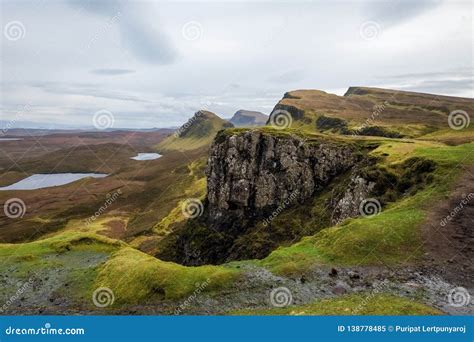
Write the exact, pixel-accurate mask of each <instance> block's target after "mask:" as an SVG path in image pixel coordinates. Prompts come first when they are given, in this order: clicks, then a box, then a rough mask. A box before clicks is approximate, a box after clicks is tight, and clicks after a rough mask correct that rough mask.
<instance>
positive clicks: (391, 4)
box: [367, 0, 441, 27]
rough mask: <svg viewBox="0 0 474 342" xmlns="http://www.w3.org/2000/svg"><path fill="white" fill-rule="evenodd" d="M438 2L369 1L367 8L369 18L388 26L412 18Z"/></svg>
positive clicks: (406, 0) (432, 0) (435, 0)
mask: <svg viewBox="0 0 474 342" xmlns="http://www.w3.org/2000/svg"><path fill="white" fill-rule="evenodd" d="M440 3H441V1H440V0H418V1H411V0H390V1H371V2H370V3H369V4H368V5H367V8H368V12H369V16H370V20H373V21H376V22H378V23H379V24H382V25H383V26H384V27H389V26H394V25H397V24H400V23H402V22H404V21H406V20H409V19H412V18H414V17H416V16H418V15H420V14H422V13H423V12H425V11H427V10H430V9H432V8H434V7H436V6H438V5H439V4H440Z"/></svg>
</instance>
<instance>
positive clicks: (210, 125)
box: [156, 110, 232, 153]
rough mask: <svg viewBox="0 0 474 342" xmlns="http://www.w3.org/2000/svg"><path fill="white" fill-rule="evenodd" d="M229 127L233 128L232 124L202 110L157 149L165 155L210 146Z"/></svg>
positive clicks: (157, 146)
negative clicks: (219, 133)
mask: <svg viewBox="0 0 474 342" xmlns="http://www.w3.org/2000/svg"><path fill="white" fill-rule="evenodd" d="M229 127H232V124H231V123H230V122H228V121H226V120H224V119H221V118H220V117H218V116H217V115H216V114H214V113H212V112H208V111H205V110H201V111H199V112H196V113H195V114H194V116H193V117H192V118H191V119H189V120H188V122H186V123H185V124H184V125H183V126H181V127H180V128H178V129H177V130H176V131H175V132H174V133H173V134H172V135H170V136H169V137H167V138H166V139H165V140H163V141H162V142H160V143H159V144H158V145H156V149H157V150H158V151H160V152H163V153H165V152H167V151H189V150H193V149H196V148H200V147H204V146H209V145H210V144H211V142H212V140H213V139H214V137H215V135H216V133H217V132H218V131H220V130H221V129H225V128H229Z"/></svg>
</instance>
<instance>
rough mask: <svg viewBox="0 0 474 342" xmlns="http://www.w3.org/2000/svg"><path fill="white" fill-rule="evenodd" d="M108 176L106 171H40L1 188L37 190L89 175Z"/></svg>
mask: <svg viewBox="0 0 474 342" xmlns="http://www.w3.org/2000/svg"><path fill="white" fill-rule="evenodd" d="M106 176H108V175H107V174H104V173H54V174H43V173H38V174H35V175H32V176H29V177H27V178H25V179H22V180H21V181H18V182H16V183H14V184H11V185H8V186H4V187H1V188H0V190H36V189H43V188H49V187H53V186H60V185H65V184H69V183H72V182H75V181H77V180H79V179H82V178H87V177H92V178H103V177H106Z"/></svg>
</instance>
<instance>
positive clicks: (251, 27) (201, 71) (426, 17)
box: [0, 1, 473, 127]
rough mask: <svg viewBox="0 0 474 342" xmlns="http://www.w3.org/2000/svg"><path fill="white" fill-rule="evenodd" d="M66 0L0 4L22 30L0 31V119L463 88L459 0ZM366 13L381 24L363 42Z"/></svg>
mask: <svg viewBox="0 0 474 342" xmlns="http://www.w3.org/2000/svg"><path fill="white" fill-rule="evenodd" d="M71 3H72V2H71V1H62V2H61V1H39V2H38V1H31V2H28V1H21V2H2V4H1V6H2V23H8V22H9V21H12V20H19V21H21V22H22V23H23V24H24V26H25V29H26V35H25V37H24V39H21V40H18V41H9V40H7V39H5V37H2V40H1V57H2V58H1V66H2V85H1V87H2V89H1V90H2V99H1V103H0V104H1V109H2V117H1V118H0V119H10V118H12V116H14V115H15V112H16V111H17V110H18V108H21V106H22V105H23V106H24V105H25V104H26V103H28V104H30V106H31V111H29V113H28V115H29V117H28V120H30V119H31V120H33V121H48V120H52V119H53V118H55V120H61V122H64V123H65V124H77V123H80V124H83V125H86V126H87V125H89V123H90V115H91V113H93V112H95V111H96V110H99V109H103V108H106V109H107V110H110V111H112V112H113V113H114V114H115V116H116V125H117V126H121V127H125V126H127V127H156V126H176V125H179V124H181V123H183V122H185V121H186V120H187V118H188V117H189V116H191V115H192V114H193V112H194V111H196V110H198V109H199V108H201V107H207V108H208V109H210V110H213V111H215V112H216V113H218V114H220V115H222V116H225V117H229V116H231V115H232V114H233V113H234V112H235V111H236V110H238V109H241V108H245V109H249V110H260V111H263V112H267V113H268V112H269V111H270V110H271V109H272V108H273V106H274V105H275V103H276V102H277V101H278V100H279V99H280V98H281V97H282V95H283V94H284V93H285V92H286V91H289V90H292V89H301V88H316V89H322V90H326V91H330V92H336V93H339V94H341V93H343V92H344V90H345V89H347V87H349V86H351V85H367V86H393V87H398V88H402V87H404V88H405V89H409V90H418V91H432V92H435V93H440V94H448V95H450V94H451V95H463V96H472V82H470V83H469V79H468V80H466V79H465V78H466V77H469V75H472V60H473V56H472V42H473V37H472V35H473V33H472V30H471V29H470V24H471V22H472V20H473V18H472V14H471V11H470V4H469V2H465V3H463V2H443V3H440V4H438V3H436V4H434V5H432V4H431V3H426V2H425V1H423V2H420V3H418V4H416V6H415V5H413V6H410V4H412V3H413V2H406V1H402V2H399V3H397V4H395V5H393V4H392V3H388V4H387V6H382V7H381V5H379V4H378V2H362V1H358V2H334V3H323V2H315V3H308V2H301V3H295V2H291V3H268V2H260V3H249V2H244V3H235V2H231V3H229V2H225V3H223V2H207V3H194V2H192V3H182V2H175V3H171V2H153V3H152V2H132V1H129V2H125V1H109V2H97V1H75V2H74V3H72V5H71ZM104 4H105V5H104ZM393 6H395V7H393ZM367 20H374V21H376V22H377V23H378V24H379V25H380V27H381V32H379V35H378V36H377V38H376V39H374V40H370V41H368V40H364V39H363V38H362V37H361V36H360V27H361V25H362V24H363V23H364V22H365V21H367ZM189 22H197V23H199V27H200V29H201V30H202V31H201V32H200V34H199V38H198V39H195V40H190V39H186V37H183V26H184V25H185V24H186V23H189ZM440 23H442V25H441V24H440ZM453 70H464V71H463V72H462V74H461V75H460V76H459V77H460V79H459V77H458V78H455V77H454V78H453V75H444V76H442V77H440V76H439V75H437V76H436V75H433V74H432V73H433V72H445V73H451V72H453ZM466 70H467V71H466ZM397 75H398V76H397ZM394 76H397V77H394ZM25 120H26V119H25Z"/></svg>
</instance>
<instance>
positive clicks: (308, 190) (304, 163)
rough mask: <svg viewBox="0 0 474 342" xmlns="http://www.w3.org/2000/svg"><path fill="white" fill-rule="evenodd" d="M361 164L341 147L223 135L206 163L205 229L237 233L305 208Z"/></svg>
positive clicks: (355, 151) (353, 151) (354, 151)
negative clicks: (286, 207) (285, 208)
mask: <svg viewBox="0 0 474 342" xmlns="http://www.w3.org/2000/svg"><path fill="white" fill-rule="evenodd" d="M361 158H362V154H361V151H360V148H359V147H357V146H356V145H353V144H350V143H347V142H342V141H336V140H330V139H325V138H319V139H313V140H305V139H304V138H302V137H298V136H295V135H287V136H285V135H275V134H266V133H262V132H261V131H257V130H255V131H247V132H244V133H239V134H232V133H227V132H222V133H221V134H220V135H219V136H217V138H216V139H215V141H214V143H213V145H212V147H211V151H210V155H209V160H208V168H207V200H208V207H207V208H208V212H209V218H208V224H210V225H212V226H213V227H214V228H215V229H218V230H227V231H228V230H239V229H241V228H242V226H245V225H246V224H248V223H247V222H245V221H249V220H253V219H257V218H263V217H265V216H269V215H271V214H272V212H273V211H274V210H275V209H277V208H278V206H280V205H281V204H282V203H286V202H288V201H291V202H292V204H293V205H295V204H298V203H303V202H305V201H306V200H307V199H309V198H311V197H312V196H314V194H315V193H316V192H317V191H318V190H321V189H323V187H324V186H325V185H326V184H328V183H329V182H330V181H331V179H333V178H334V177H335V176H337V175H339V174H341V173H343V172H344V171H346V170H347V169H349V168H350V167H352V166H353V165H354V164H356V163H357V162H359V161H360V160H361Z"/></svg>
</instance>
